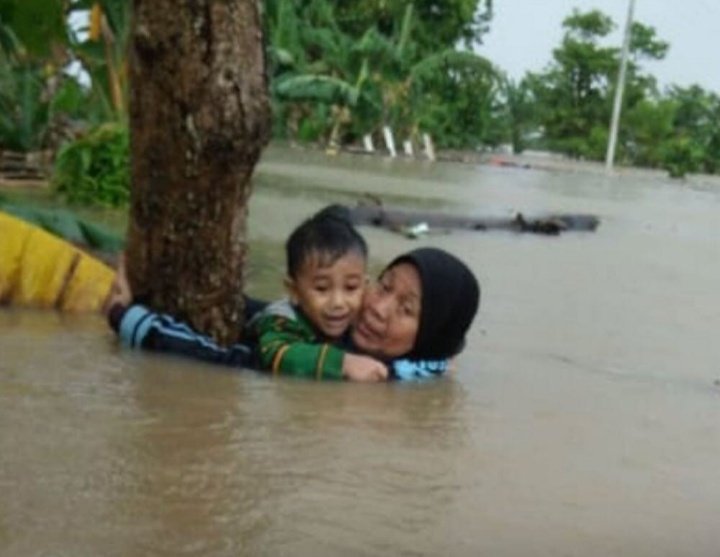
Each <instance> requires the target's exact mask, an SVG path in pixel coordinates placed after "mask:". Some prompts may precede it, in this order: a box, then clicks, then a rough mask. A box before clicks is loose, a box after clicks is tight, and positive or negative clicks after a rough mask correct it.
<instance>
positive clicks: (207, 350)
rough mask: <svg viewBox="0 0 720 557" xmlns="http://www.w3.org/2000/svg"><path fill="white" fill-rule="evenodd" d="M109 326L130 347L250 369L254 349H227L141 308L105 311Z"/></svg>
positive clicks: (241, 346)
mask: <svg viewBox="0 0 720 557" xmlns="http://www.w3.org/2000/svg"><path fill="white" fill-rule="evenodd" d="M108 321H109V323H110V326H111V327H112V328H113V329H114V330H115V331H116V332H117V333H118V336H119V338H120V341H121V342H122V343H123V344H124V345H126V346H129V347H130V348H143V349H148V350H154V351H158V352H170V353H173V354H178V355H182V356H189V357H192V358H195V359H198V360H203V361H206V362H212V363H219V364H226V365H231V366H237V367H251V366H252V364H253V359H254V358H253V350H252V348H251V347H250V346H248V345H246V344H242V343H238V344H234V345H233V346H230V347H228V348H222V347H220V346H218V345H217V344H216V343H215V341H213V340H212V339H211V338H209V337H207V336H205V335H202V334H200V333H198V332H197V331H195V330H193V329H192V328H190V326H188V325H187V324H186V323H183V322H181V321H178V320H176V319H174V318H173V317H171V316H169V315H164V314H158V313H154V312H152V311H150V310H149V309H148V308H146V307H145V306H142V305H137V304H136V305H131V306H128V307H125V306H123V305H121V304H115V305H113V306H112V307H111V308H110V309H109V311H108Z"/></svg>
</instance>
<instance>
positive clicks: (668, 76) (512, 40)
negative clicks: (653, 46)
mask: <svg viewBox="0 0 720 557" xmlns="http://www.w3.org/2000/svg"><path fill="white" fill-rule="evenodd" d="M628 1H629V0H494V2H493V3H494V10H495V12H494V17H493V20H492V22H491V24H490V32H489V33H488V34H487V35H485V37H484V39H483V42H484V44H483V45H481V46H479V47H478V48H477V51H478V54H481V55H483V56H485V57H487V58H489V59H490V61H492V62H493V63H494V64H495V65H496V66H499V67H500V68H501V69H503V70H505V71H506V72H507V73H508V74H509V75H510V76H511V77H514V78H520V77H522V76H523V74H524V73H525V72H526V71H528V70H530V71H539V70H542V69H543V68H544V67H545V66H546V65H547V64H548V63H549V62H550V60H551V58H552V50H553V48H555V47H557V46H558V45H559V44H560V40H561V38H562V27H561V25H562V20H563V19H564V18H565V17H566V16H568V15H569V14H570V13H571V12H572V10H573V8H578V9H580V10H581V11H587V10H591V9H594V8H597V9H599V10H601V11H602V12H604V13H606V14H607V15H609V16H610V17H611V18H612V19H613V21H614V22H615V24H616V25H617V29H616V30H615V32H614V34H613V35H612V36H611V37H609V42H610V43H612V44H614V45H616V46H618V47H620V45H621V43H622V31H623V28H624V25H625V19H626V17H627V9H628ZM635 21H638V22H640V23H643V24H646V25H651V26H653V27H654V28H655V30H656V32H657V36H658V37H659V38H661V39H662V40H664V41H667V42H669V43H670V50H669V52H668V55H667V56H666V57H665V59H664V60H662V61H660V62H644V63H643V67H644V68H645V70H646V71H648V72H649V73H651V74H652V75H654V76H655V77H656V78H657V80H658V82H659V84H660V85H661V86H665V85H669V84H677V85H683V86H688V85H692V84H693V83H698V84H700V85H702V86H703V87H704V88H706V89H710V90H713V91H715V92H718V93H720V2H719V1H718V0H683V1H677V0H636V3H635Z"/></svg>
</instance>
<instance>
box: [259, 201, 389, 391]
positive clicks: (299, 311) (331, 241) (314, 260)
mask: <svg viewBox="0 0 720 557" xmlns="http://www.w3.org/2000/svg"><path fill="white" fill-rule="evenodd" d="M285 250H286V256H287V276H286V277H285V287H286V289H287V291H288V298H286V299H283V300H280V301H277V302H275V303H273V304H270V306H268V307H267V308H266V309H265V310H263V311H262V312H261V313H260V314H259V315H258V316H256V317H255V318H254V319H253V320H252V321H251V322H250V323H249V328H250V331H251V334H254V335H255V336H256V337H257V339H258V354H259V359H260V365H261V367H262V368H263V369H267V370H270V371H272V372H273V373H284V374H288V375H296V376H302V377H315V378H317V379H321V378H326V379H327V378H337V379H340V378H344V377H346V378H348V379H355V380H368V379H372V378H375V379H377V380H382V379H386V378H387V369H386V367H385V366H384V365H383V364H382V363H381V362H379V361H377V360H375V359H373V358H370V357H368V356H360V355H356V354H350V353H347V352H346V351H345V350H343V348H342V347H343V346H347V345H348V338H347V336H348V330H349V328H350V326H351V325H352V323H353V321H354V320H355V317H356V315H357V313H358V311H359V309H360V305H361V304H362V299H363V294H364V289H365V286H366V282H367V277H366V264H367V244H366V243H365V240H364V239H363V237H362V236H361V235H360V234H359V233H358V232H357V230H355V228H354V227H353V225H352V223H351V222H350V220H349V216H348V214H347V209H345V208H343V207H341V206H337V205H332V206H329V207H326V208H325V209H323V210H321V211H320V212H319V213H317V214H316V215H314V216H313V217H311V218H309V219H307V220H306V221H305V222H303V223H302V224H301V225H300V226H299V227H298V228H296V229H295V231H294V232H293V233H292V234H291V235H290V237H289V238H288V240H287V243H286V244H285Z"/></svg>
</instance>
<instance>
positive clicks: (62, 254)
mask: <svg viewBox="0 0 720 557" xmlns="http://www.w3.org/2000/svg"><path fill="white" fill-rule="evenodd" d="M113 277H114V271H113V270H112V269H111V268H110V267H108V266H107V265H105V264H104V263H101V262H100V261H98V260H97V259H95V258H94V257H91V256H89V255H87V254H86V253H84V252H82V251H81V250H79V249H78V248H76V247H75V246H73V245H72V244H70V243H68V242H66V241H64V240H61V239H60V238H57V237H55V236H53V235H52V234H49V233H48V232H45V231H44V230H42V229H41V228H38V227H36V226H33V225H31V224H28V223H26V222H24V221H22V220H20V219H17V218H15V217H11V216H10V215H7V214H6V213H2V212H0V301H1V302H3V303H6V304H8V303H9V304H13V305H18V306H28V307H39V308H54V309H58V310H61V311H100V310H101V309H102V305H103V303H104V301H105V298H106V297H107V295H108V292H109V291H110V286H111V285H112V281H113Z"/></svg>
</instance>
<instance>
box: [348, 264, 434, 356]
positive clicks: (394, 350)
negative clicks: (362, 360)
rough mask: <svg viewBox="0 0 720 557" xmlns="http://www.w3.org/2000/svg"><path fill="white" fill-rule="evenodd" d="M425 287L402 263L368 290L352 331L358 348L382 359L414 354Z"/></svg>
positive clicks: (415, 272)
mask: <svg viewBox="0 0 720 557" xmlns="http://www.w3.org/2000/svg"><path fill="white" fill-rule="evenodd" d="M421 309H422V286H421V284H420V275H418V272H417V269H415V267H414V266H413V265H411V264H410V263H398V264H397V265H394V266H393V267H391V268H389V269H387V270H386V271H385V272H384V273H383V274H382V275H381V276H380V278H379V279H378V281H377V283H375V284H373V285H371V286H370V287H368V289H367V292H366V294H365V298H364V299H363V305H362V307H361V308H360V314H359V315H358V319H357V323H356V325H355V327H354V328H353V331H352V340H353V343H354V344H355V347H356V348H357V349H358V350H360V351H361V352H363V353H366V354H370V355H374V356H378V357H381V358H397V357H400V356H403V355H405V354H407V353H408V352H410V350H411V349H412V347H413V346H414V345H415V339H416V338H417V333H418V328H419V326H420V310H421Z"/></svg>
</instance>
